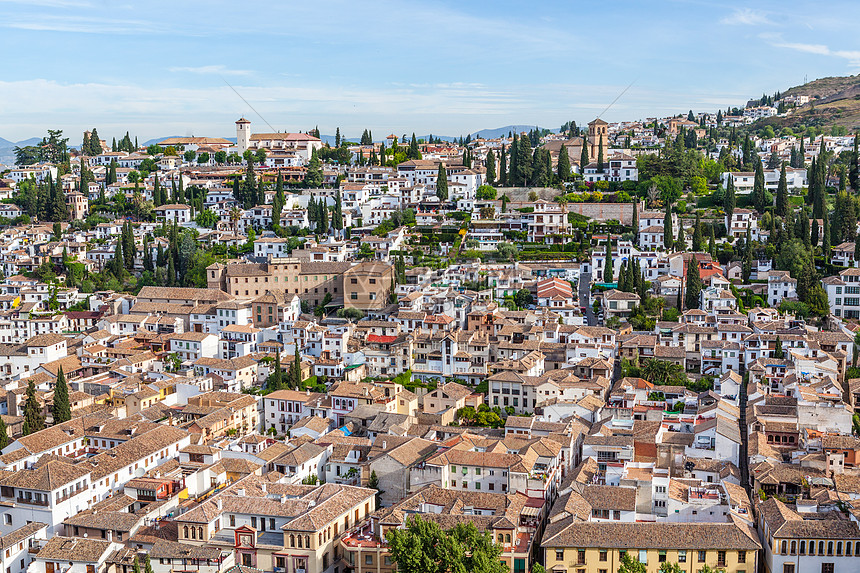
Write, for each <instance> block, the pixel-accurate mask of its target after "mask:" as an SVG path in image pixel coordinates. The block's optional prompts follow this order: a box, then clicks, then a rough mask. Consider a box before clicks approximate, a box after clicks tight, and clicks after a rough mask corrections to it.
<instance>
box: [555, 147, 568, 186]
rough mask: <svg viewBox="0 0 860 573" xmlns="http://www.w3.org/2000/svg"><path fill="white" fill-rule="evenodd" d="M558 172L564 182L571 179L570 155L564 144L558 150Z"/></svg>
mask: <svg viewBox="0 0 860 573" xmlns="http://www.w3.org/2000/svg"><path fill="white" fill-rule="evenodd" d="M557 172H558V180H559V181H561V182H562V183H564V182H565V181H567V180H568V179H570V157H569V156H568V154H567V147H565V146H564V145H562V146H561V149H560V150H559V152H558V165H557Z"/></svg>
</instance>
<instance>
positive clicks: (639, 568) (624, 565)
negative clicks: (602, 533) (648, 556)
mask: <svg viewBox="0 0 860 573" xmlns="http://www.w3.org/2000/svg"><path fill="white" fill-rule="evenodd" d="M618 573H648V567H647V566H646V565H645V564H644V563H640V562H639V560H638V559H633V557H631V556H630V552H629V551H628V552H625V553H624V555H623V556H622V557H621V565H619V566H618Z"/></svg>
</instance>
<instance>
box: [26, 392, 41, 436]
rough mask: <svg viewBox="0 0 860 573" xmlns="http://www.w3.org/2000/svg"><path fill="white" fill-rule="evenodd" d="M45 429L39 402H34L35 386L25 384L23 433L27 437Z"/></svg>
mask: <svg viewBox="0 0 860 573" xmlns="http://www.w3.org/2000/svg"><path fill="white" fill-rule="evenodd" d="M44 428H45V419H44V418H43V417H42V414H41V408H40V407H39V402H38V401H37V400H36V386H34V385H33V381H32V380H30V382H28V383H27V400H26V402H24V428H23V433H24V435H25V436H29V435H30V434H32V433H34V432H38V431H39V430H43V429H44Z"/></svg>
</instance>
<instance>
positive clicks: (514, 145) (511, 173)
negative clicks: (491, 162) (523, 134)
mask: <svg viewBox="0 0 860 573" xmlns="http://www.w3.org/2000/svg"><path fill="white" fill-rule="evenodd" d="M519 142H520V140H519V137H517V134H516V133H515V134H514V137H513V139H512V140H511V153H510V161H509V163H510V165H509V166H508V185H510V186H511V187H515V186H517V185H521V184H522V183H521V182H520V181H519V179H518V178H517V177H518V175H517V158H518V157H519V152H518V151H517V149H518V148H519V146H520V145H519Z"/></svg>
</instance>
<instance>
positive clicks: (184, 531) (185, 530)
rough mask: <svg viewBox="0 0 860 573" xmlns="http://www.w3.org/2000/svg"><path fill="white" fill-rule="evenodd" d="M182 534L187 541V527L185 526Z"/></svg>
mask: <svg viewBox="0 0 860 573" xmlns="http://www.w3.org/2000/svg"><path fill="white" fill-rule="evenodd" d="M183 533H184V534H185V535H184V537H185V539H188V526H187V525H186V526H185V527H184V528H183Z"/></svg>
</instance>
